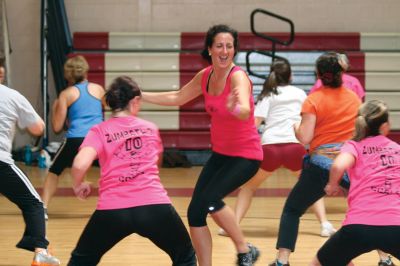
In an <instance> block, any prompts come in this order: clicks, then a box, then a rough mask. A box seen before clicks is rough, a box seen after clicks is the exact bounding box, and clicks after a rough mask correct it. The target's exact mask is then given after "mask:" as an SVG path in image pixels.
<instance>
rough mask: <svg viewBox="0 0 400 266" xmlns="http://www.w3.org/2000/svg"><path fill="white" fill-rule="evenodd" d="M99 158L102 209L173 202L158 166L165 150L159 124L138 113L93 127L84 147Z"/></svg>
mask: <svg viewBox="0 0 400 266" xmlns="http://www.w3.org/2000/svg"><path fill="white" fill-rule="evenodd" d="M83 147H93V148H94V149H95V150H96V152H97V156H98V159H99V164H100V169H101V170H100V175H101V176H100V180H99V198H98V202H97V209H98V210H109V209H122V208H130V207H136V206H143V205H151V204H165V203H171V201H170V199H169V197H168V195H167V192H166V190H165V189H164V187H163V186H162V184H161V182H160V178H159V170H158V166H157V162H158V158H159V154H160V153H161V152H162V151H163V148H162V143H161V139H160V136H159V131H158V128H157V127H156V126H155V125H154V124H153V123H150V122H148V121H145V120H143V119H140V118H138V117H134V116H127V117H118V118H116V117H115V118H110V119H109V120H107V121H105V122H103V123H100V124H98V125H96V126H94V127H92V129H91V130H90V131H89V133H88V134H87V136H86V137H85V140H84V141H83V143H82V145H81V147H80V148H83Z"/></svg>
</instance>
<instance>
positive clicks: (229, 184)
mask: <svg viewBox="0 0 400 266" xmlns="http://www.w3.org/2000/svg"><path fill="white" fill-rule="evenodd" d="M259 166H260V161H258V160H251V159H246V158H242V157H232V156H226V155H222V154H218V153H216V152H213V153H212V155H211V157H210V159H209V160H208V161H207V163H206V165H205V166H204V167H203V170H202V171H201V173H200V176H199V179H198V180H197V183H196V186H195V188H194V192H193V196H192V200H191V202H190V205H189V208H188V220H189V225H190V226H192V227H201V226H206V225H207V222H206V218H207V215H208V213H213V212H216V211H219V210H221V209H222V208H223V207H224V206H225V203H224V202H223V198H225V197H226V196H227V195H228V194H229V193H231V192H233V191H234V190H235V189H237V188H239V187H240V186H241V185H243V184H244V183H246V182H247V181H248V180H249V179H250V178H252V177H253V176H254V175H255V174H256V172H257V171H258V168H259Z"/></svg>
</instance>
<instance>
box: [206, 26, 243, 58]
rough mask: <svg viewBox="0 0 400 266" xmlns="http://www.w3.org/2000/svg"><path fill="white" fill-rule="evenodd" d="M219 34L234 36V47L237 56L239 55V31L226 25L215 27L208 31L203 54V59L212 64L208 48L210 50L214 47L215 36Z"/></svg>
mask: <svg viewBox="0 0 400 266" xmlns="http://www.w3.org/2000/svg"><path fill="white" fill-rule="evenodd" d="M218 33H230V34H231V35H232V37H233V47H234V48H235V55H236V54H237V50H238V47H239V39H238V33H237V31H236V30H234V29H232V28H231V27H229V26H227V25H224V24H219V25H214V26H212V27H211V28H209V29H208V31H207V34H206V38H205V40H204V49H203V51H202V52H201V55H202V57H203V58H204V59H206V60H207V61H208V62H209V63H211V56H210V55H209V54H208V48H210V47H211V46H212V45H213V43H214V38H215V36H217V34H218Z"/></svg>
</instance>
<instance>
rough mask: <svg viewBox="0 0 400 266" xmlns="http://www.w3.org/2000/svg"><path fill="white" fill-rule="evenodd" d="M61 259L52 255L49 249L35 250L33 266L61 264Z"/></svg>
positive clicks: (55, 265) (56, 265) (57, 265)
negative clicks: (43, 250)
mask: <svg viewBox="0 0 400 266" xmlns="http://www.w3.org/2000/svg"><path fill="white" fill-rule="evenodd" d="M59 265H60V261H59V259H57V258H56V257H53V256H52V255H50V254H49V253H48V252H47V251H45V252H35V256H34V257H33V261H32V264H31V266H59Z"/></svg>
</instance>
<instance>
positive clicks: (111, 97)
mask: <svg viewBox="0 0 400 266" xmlns="http://www.w3.org/2000/svg"><path fill="white" fill-rule="evenodd" d="M141 95H142V92H141V91H140V88H139V86H138V84H137V83H136V82H135V81H134V80H133V79H131V78H130V77H128V76H121V77H118V78H116V79H114V80H113V82H112V83H111V85H110V86H109V88H108V90H107V92H106V94H105V100H106V103H107V105H108V106H109V107H110V108H111V110H112V111H120V110H124V109H125V108H126V107H127V106H128V103H129V101H130V100H132V99H133V98H135V97H136V96H141Z"/></svg>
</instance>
